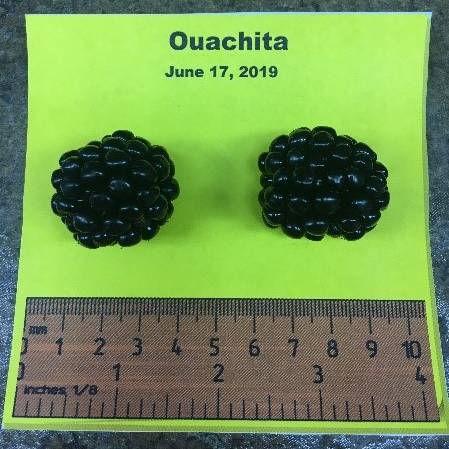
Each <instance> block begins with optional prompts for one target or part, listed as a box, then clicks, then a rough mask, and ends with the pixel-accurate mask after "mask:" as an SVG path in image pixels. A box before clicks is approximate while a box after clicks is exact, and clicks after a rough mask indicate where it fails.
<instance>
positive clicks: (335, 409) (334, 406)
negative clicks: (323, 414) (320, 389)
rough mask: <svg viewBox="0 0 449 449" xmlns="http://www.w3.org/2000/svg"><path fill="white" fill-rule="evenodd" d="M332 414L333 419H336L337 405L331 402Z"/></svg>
mask: <svg viewBox="0 0 449 449" xmlns="http://www.w3.org/2000/svg"><path fill="white" fill-rule="evenodd" d="M332 416H333V417H334V421H337V406H336V405H335V404H332Z"/></svg>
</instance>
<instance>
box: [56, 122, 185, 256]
mask: <svg viewBox="0 0 449 449" xmlns="http://www.w3.org/2000/svg"><path fill="white" fill-rule="evenodd" d="M59 165H60V168H58V169H57V170H55V171H54V172H53V174H52V176H51V183H52V185H53V187H54V188H55V189H56V193H55V194H54V195H53V197H52V199H51V207H52V210H53V212H54V213H55V214H56V215H58V216H60V217H61V220H62V222H63V223H64V224H65V226H66V227H67V229H68V230H69V231H70V232H71V233H72V234H73V236H74V238H75V240H77V242H78V243H80V244H81V245H83V246H85V247H87V248H92V249H94V248H98V247H100V246H109V245H114V244H115V243H118V244H119V245H120V246H132V245H135V244H137V243H139V242H140V241H141V240H150V239H152V238H153V237H154V236H155V235H156V234H157V233H158V231H159V228H160V227H161V226H162V225H163V224H165V223H166V222H167V221H168V220H169V218H170V217H171V215H172V213H173V210H174V208H173V204H172V201H173V200H175V199H176V198H177V197H178V195H179V184H178V182H177V181H176V179H175V178H174V175H175V165H174V163H173V161H172V160H171V159H170V157H169V155H168V153H167V151H166V150H165V148H164V147H161V146H159V145H152V144H151V143H150V142H148V140H146V139H143V138H142V137H135V136H134V134H133V133H132V132H130V131H125V130H119V131H115V132H114V133H112V135H107V136H105V137H103V139H102V140H101V142H99V141H92V142H89V143H88V144H87V145H86V146H84V147H82V148H80V149H78V150H72V151H68V152H66V153H64V154H63V155H62V156H61V157H60V159H59Z"/></svg>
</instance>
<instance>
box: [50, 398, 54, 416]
mask: <svg viewBox="0 0 449 449" xmlns="http://www.w3.org/2000/svg"><path fill="white" fill-rule="evenodd" d="M53 407H54V403H53V401H51V403H50V417H52V416H53Z"/></svg>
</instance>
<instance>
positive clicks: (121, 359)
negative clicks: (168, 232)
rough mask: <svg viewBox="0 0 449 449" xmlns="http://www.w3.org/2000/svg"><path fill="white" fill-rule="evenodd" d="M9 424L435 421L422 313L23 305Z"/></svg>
mask: <svg viewBox="0 0 449 449" xmlns="http://www.w3.org/2000/svg"><path fill="white" fill-rule="evenodd" d="M13 416H15V417H26V418H48V419H49V420H51V419H57V418H72V419H80V418H83V419H86V420H96V419H103V420H108V419H111V420H112V419H123V420H161V419H164V420H165V419H175V420H193V419H201V420H225V421H226V420H265V421H280V420H283V421H349V422H353V421H355V422H413V421H416V422H430V421H439V419H440V417H439V412H438V407H437V402H436V395H435V387H434V380H433V374H432V366H431V359H430V351H429V341H428V333H427V324H426V311H425V304H424V302H422V301H363V300H351V301H347V300H344V301H343V300H274V299H265V300H262V299H257V300H256V299H254V300H253V299H171V298H28V300H27V304H26V318H25V323H24V332H23V341H22V354H21V359H20V364H19V367H18V383H17V388H16V397H15V402H14V411H13Z"/></svg>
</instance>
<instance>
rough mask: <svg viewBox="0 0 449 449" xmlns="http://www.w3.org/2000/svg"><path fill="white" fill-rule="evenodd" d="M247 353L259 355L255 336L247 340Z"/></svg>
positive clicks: (253, 355) (252, 355) (254, 355)
mask: <svg viewBox="0 0 449 449" xmlns="http://www.w3.org/2000/svg"><path fill="white" fill-rule="evenodd" d="M249 355H250V356H251V357H258V356H259V355H260V346H259V345H258V341H257V338H253V339H252V340H251V341H250V342H249Z"/></svg>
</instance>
